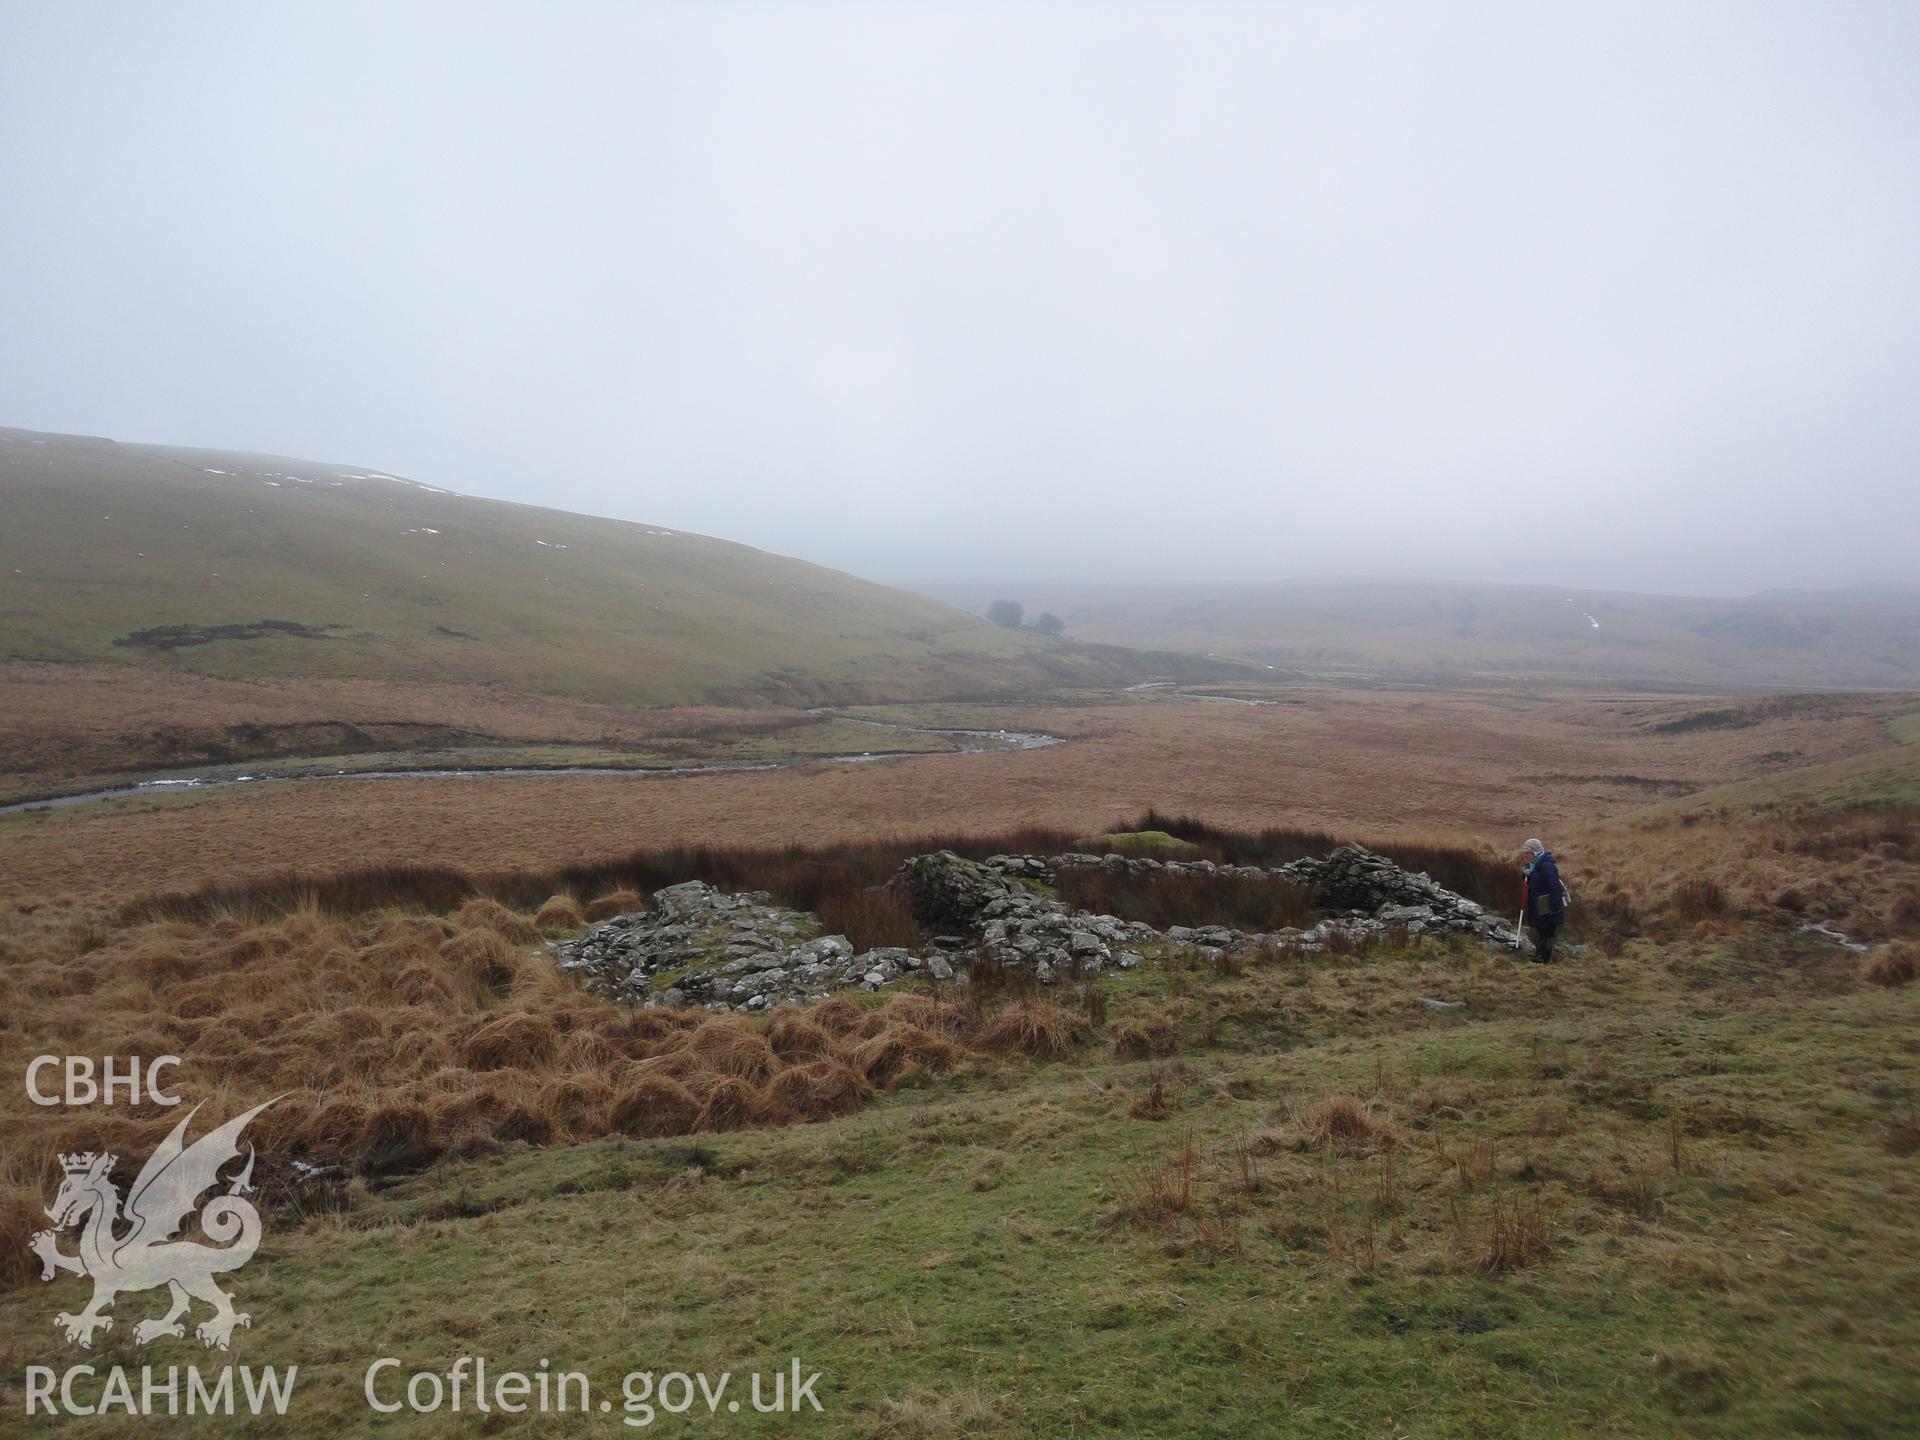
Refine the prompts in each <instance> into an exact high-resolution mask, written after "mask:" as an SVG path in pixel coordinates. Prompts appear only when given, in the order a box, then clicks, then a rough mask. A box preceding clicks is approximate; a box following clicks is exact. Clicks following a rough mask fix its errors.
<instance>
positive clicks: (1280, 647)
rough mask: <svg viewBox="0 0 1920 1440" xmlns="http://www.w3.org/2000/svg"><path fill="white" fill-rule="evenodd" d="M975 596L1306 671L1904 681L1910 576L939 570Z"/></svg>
mask: <svg viewBox="0 0 1920 1440" xmlns="http://www.w3.org/2000/svg"><path fill="white" fill-rule="evenodd" d="M922 588H923V589H924V590H925V592H926V593H927V594H930V595H935V596H938V597H940V598H941V599H944V600H949V601H952V602H953V603H955V604H958V605H961V606H964V607H967V608H971V609H980V608H984V607H985V605H986V603H987V602H988V601H989V600H991V599H993V598H995V596H997V595H999V594H1011V595H1013V596H1015V597H1016V598H1018V599H1020V600H1022V601H1023V602H1024V603H1025V604H1026V605H1027V607H1028V609H1029V610H1036V611H1037V610H1042V609H1045V610H1052V611H1055V612H1057V613H1058V614H1059V615H1060V616H1062V617H1063V618H1064V619H1065V621H1066V623H1067V630H1068V633H1069V634H1071V635H1074V636H1076V637H1078V638H1080V639H1083V640H1095V641H1104V642H1107V643H1111V644H1120V645H1150V646H1158V647H1166V648H1171V649H1181V650H1191V651H1196V652H1201V653H1206V652H1216V653H1218V654H1221V655H1236V656H1239V657H1242V658H1244V659H1248V660H1256V661H1261V662H1265V663H1269V664H1276V665H1286V666H1294V667H1301V668H1306V669H1310V670H1315V671H1319V672H1322V673H1335V674H1339V673H1354V672H1358V673H1372V674H1386V675H1393V676H1398V677H1401V678H1420V679H1428V680H1441V681H1444V680H1448V679H1466V678H1472V677H1476V676H1514V677H1524V678H1530V679H1543V680H1566V679H1594V680H1601V681H1604V682H1606V683H1609V684H1621V685H1662V686H1685V687H1687V688H1690V689H1695V690H1714V691H1717V690H1727V689H1741V688H1751V687H1772V688H1780V687H1798V686H1809V687H1837V688H1854V689H1869V688H1890V689H1920V585H1862V586H1855V587H1851V588H1848V589H1844V590H1824V591H1823V590H1774V591H1767V592H1765V593H1763V594H1759V595H1752V596H1747V597H1744V598H1739V599H1720V598H1710V597H1689V596H1672V595H1637V594H1631V593H1627V592H1620V591H1604V590H1567V589H1559V588H1548V587H1541V586H1525V585H1484V584H1472V583H1468V582H1463V581H1451V580H1381V579H1364V578H1357V577H1323V578H1309V579H1298V580H1286V581H1278V582H1274V583H1269V584H1251V583H1235V584H1216V585H1199V584H1195V585H1179V584H1167V585H1157V586H1156V585H1144V586H1143V585H1129V586H1127V587H1125V588H1121V587H1107V586H1100V585H1087V584H1075V583H1071V582H1069V583H1059V584H1047V583H1039V582H1017V581H999V582H995V581H950V582H938V583H930V584H927V585H925V586H923V587H922Z"/></svg>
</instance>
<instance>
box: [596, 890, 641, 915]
mask: <svg viewBox="0 0 1920 1440" xmlns="http://www.w3.org/2000/svg"><path fill="white" fill-rule="evenodd" d="M646 908H647V897H646V896H644V895H642V894H641V893H640V892H639V891H638V890H609V891H608V892H607V893H606V894H604V895H599V896H596V897H595V898H594V900H593V903H592V904H590V905H588V906H587V910H586V918H587V919H588V920H589V921H599V920H611V919H612V918H613V917H614V916H616V915H634V914H638V913H639V912H640V911H642V910H645V909H646Z"/></svg>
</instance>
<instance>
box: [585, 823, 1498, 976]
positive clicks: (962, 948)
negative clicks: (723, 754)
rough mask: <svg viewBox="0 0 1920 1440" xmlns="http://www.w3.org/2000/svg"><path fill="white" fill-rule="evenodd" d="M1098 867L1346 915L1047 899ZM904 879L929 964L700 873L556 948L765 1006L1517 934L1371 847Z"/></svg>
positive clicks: (1007, 867) (933, 859)
mask: <svg viewBox="0 0 1920 1440" xmlns="http://www.w3.org/2000/svg"><path fill="white" fill-rule="evenodd" d="M1088 866H1091V867H1098V868H1100V869H1103V870H1108V871H1115V872H1122V873H1126V874H1131V875H1147V874H1150V873H1153V872H1166V873H1171V874H1190V875H1215V876H1230V877H1240V878H1266V879H1275V880H1283V881H1287V882H1290V883H1293V884H1297V885H1302V886H1306V887H1309V888H1310V889H1311V890H1312V891H1313V894H1314V899H1315V903H1316V905H1318V906H1319V907H1320V908H1322V909H1325V910H1328V911H1330V912H1332V913H1329V914H1328V915H1326V916H1325V917H1324V918H1323V919H1321V920H1320V921H1319V922H1318V923H1317V924H1315V925H1313V926H1312V927H1310V928H1307V929H1297V928H1292V927H1288V928H1284V929H1281V930H1275V931H1269V932H1249V931H1241V930H1235V929H1232V928H1231V927H1228V926H1224V925H1205V926H1182V925H1173V926H1169V927H1168V928H1167V929H1166V930H1165V931H1164V932H1163V931H1159V930H1155V929H1154V928H1153V927H1152V926H1150V925H1146V924H1143V923H1141V922H1140V921H1137V920H1123V919H1120V918H1119V917H1118V916H1114V915H1098V914H1093V913H1090V912H1087V911H1080V910H1075V909H1074V908H1073V907H1072V906H1070V905H1068V904H1066V903H1065V902H1063V901H1060V900H1056V899H1054V898H1052V897H1051V896H1049V895H1047V894H1045V893H1043V891H1042V889H1041V887H1043V886H1047V885H1050V884H1051V883H1052V882H1053V880H1054V879H1055V878H1056V876H1057V875H1058V873H1059V872H1060V871H1062V870H1070V869H1074V868H1076V867H1088ZM889 883H890V884H891V885H892V886H894V887H896V888H897V889H899V890H900V891H901V893H903V894H904V895H905V897H906V899H907V900H908V903H909V904H910V905H911V907H912V909H913V911H914V913H915V915H916V917H917V918H918V919H919V920H920V922H921V923H922V924H923V925H927V926H929V927H931V928H932V929H934V930H935V931H937V932H938V933H937V934H936V935H935V936H934V939H933V941H932V943H931V944H930V945H929V946H928V947H927V953H926V954H925V955H915V954H913V953H911V952H910V951H907V950H903V949H898V948H885V949H873V950H866V951H862V952H860V953H858V954H856V953H855V951H854V948H853V946H852V944H851V943H850V942H849V941H848V940H847V938H846V937H845V936H843V935H821V934H818V933H817V931H818V928H819V926H818V922H817V921H816V920H815V919H814V918H813V917H812V916H810V915H804V914H801V913H800V912H798V911H794V910H788V909H785V908H783V907H781V906H778V905H775V904H773V903H772V897H771V896H769V895H767V894H765V893H764V892H760V891H754V892H749V893H746V894H738V895H729V894H725V893H723V892H721V891H718V890H715V889H714V888H713V887H712V886H710V885H707V884H705V883H703V882H701V881H697V880H692V881H688V882H686V883H685V884H681V885H671V886H668V887H667V888H666V889H664V890H660V891H658V892H656V893H655V895H654V897H653V909H652V910H650V911H647V912H643V913H639V914H633V915H618V916H615V917H614V918H613V919H611V920H608V921H606V922H605V923H604V924H601V925H596V926H594V927H593V928H592V929H590V930H588V931H587V932H586V933H585V934H584V935H582V936H580V937H579V938H578V939H575V940H568V941H562V942H560V943H558V944H556V945H554V946H553V947H552V948H553V951H554V953H555V955H556V958H557V960H558V963H559V966H560V968H561V969H562V970H565V971H568V972H570V973H575V974H578V975H579V976H580V977H581V978H582V980H583V982H584V983H585V984H586V985H587V986H588V988H590V989H592V990H594V991H595V992H596V993H599V994H603V995H606V996H607V997H608V998H610V999H616V1000H623V1001H627V1002H630V1003H640V1004H646V1005H668V1006H682V1005H704V1006H706V1007H708V1008H709V1009H715V1010H748V1011H753V1010H765V1009H770V1008H772V1007H773V1006H774V1005H777V1004H780V1003H782V1002H783V1001H804V1000H809V999H817V998H819V997H820V996H822V995H824V994H827V993H829V992H830V991H832V990H835V989H839V988H844V987H849V986H853V987H859V988H862V989H867V990H874V989H878V988H879V987H881V986H883V985H887V984H891V983H892V982H894V981H896V980H898V979H900V978H901V977H903V976H907V975H915V974H918V975H922V976H925V977H928V978H930V979H932V980H935V981H940V982H946V983H952V984H965V983H966V979H967V977H966V974H965V972H964V966H965V964H966V963H968V962H969V961H970V960H971V959H972V957H973V956H975V955H978V954H982V953H984V954H986V955H990V956H992V957H993V958H994V959H995V960H996V961H998V962H999V963H1001V964H1003V965H1008V966H1013V967H1019V968H1026V969H1030V970H1031V971H1032V973H1033V975H1034V978H1035V979H1037V980H1039V981H1040V983H1042V984H1046V985H1051V984H1054V983H1056V982H1057V981H1058V980H1060V979H1062V978H1064V977H1065V976H1068V975H1089V974H1098V973H1099V972H1100V971H1102V970H1104V969H1106V968H1107V967H1108V966H1114V967H1116V968H1119V969H1123V970H1127V969H1132V968H1134V967H1136V966H1138V965H1140V964H1142V963H1144V957H1143V954H1142V951H1143V949H1145V948H1146V947H1148V946H1152V945H1155V944H1156V943H1158V944H1166V943H1171V944H1174V945H1186V946H1193V947H1197V948H1201V949H1213V950H1226V949H1232V948H1239V947H1245V946H1256V945H1269V946H1273V947H1276V948H1290V949H1299V950H1309V951H1311V950H1319V949H1323V948H1326V947H1327V946H1328V945H1330V944H1336V943H1339V942H1341V941H1343V940H1345V941H1356V940H1365V939H1368V938H1371V937H1376V936H1380V935H1383V934H1388V933H1392V932H1400V933H1406V934H1411V935H1420V934H1458V935H1469V936H1474V937H1476V938H1479V939H1481V940H1484V941H1485V942H1487V943H1489V944H1501V945H1504V944H1510V943H1512V941H1513V929H1512V927H1511V926H1510V925H1508V924H1507V922H1506V921H1504V920H1501V919H1499V918H1497V917H1494V916H1489V915H1488V914H1487V913H1486V912H1485V910H1484V909H1482V907H1481V906H1479V905H1477V904H1475V903H1474V902H1473V901H1471V900H1469V899H1467V898H1466V897H1465V896H1462V895H1457V894H1455V893H1454V892H1453V891H1451V890H1448V889H1446V888H1445V887H1443V886H1441V885H1440V884H1438V883H1437V882H1436V881H1434V880H1433V879H1432V878H1431V877H1430V876H1428V875H1425V874H1410V873H1409V872H1407V871H1405V870H1403V869H1401V868H1400V867H1399V866H1397V865H1395V864H1394V863H1393V862H1392V861H1391V860H1389V859H1387V858H1386V857H1385V856H1384V855H1378V854H1375V853H1374V852H1373V851H1371V850H1368V849H1366V848H1364V847H1363V846H1359V845H1342V846H1341V847H1340V848H1339V849H1337V850H1335V851H1334V852H1333V853H1332V854H1330V855H1328V856H1326V857H1325V858H1324V859H1311V858H1310V859H1303V860H1295V861H1292V862H1291V863H1289V864H1286V865H1279V866H1274V867H1271V868H1262V867H1260V866H1252V865H1220V864H1215V863H1214V862H1212V861H1208V860H1150V859H1145V858H1142V857H1137V856H1123V855H1085V854H1078V853H1068V854H1063V855H1053V856H1038V855H995V856H992V857H990V858H989V859H987V860H984V861H974V860H966V859H963V858H961V857H960V856H958V855H955V854H954V853H952V852H951V851H946V850H942V851H938V852H935V853H933V854H928V855H915V856H913V857H912V858H910V859H909V860H907V861H906V862H905V863H904V864H903V865H902V866H901V867H900V870H899V873H898V874H897V875H896V876H895V877H894V879H893V880H892V881H891V882H889Z"/></svg>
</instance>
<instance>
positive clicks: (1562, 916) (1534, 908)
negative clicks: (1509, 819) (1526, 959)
mask: <svg viewBox="0 0 1920 1440" xmlns="http://www.w3.org/2000/svg"><path fill="white" fill-rule="evenodd" d="M1527 856H1528V859H1527V874H1526V890H1525V892H1524V893H1525V896H1526V905H1525V907H1524V911H1525V914H1526V917H1527V928H1528V929H1530V930H1532V931H1533V959H1534V963H1535V964H1538V965H1551V964H1552V963H1553V942H1554V940H1555V938H1557V937H1558V936H1559V934H1560V927H1561V926H1562V925H1564V924H1566V923H1567V904H1568V902H1569V901H1571V900H1572V899H1573V897H1572V896H1571V895H1569V894H1568V893H1567V885H1566V882H1565V881H1564V880H1562V879H1561V878H1560V867H1559V866H1558V865H1556V864H1554V863H1553V856H1552V855H1551V854H1550V853H1549V852H1548V850H1547V847H1546V846H1545V845H1543V844H1541V842H1540V841H1538V840H1529V841H1527Z"/></svg>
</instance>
